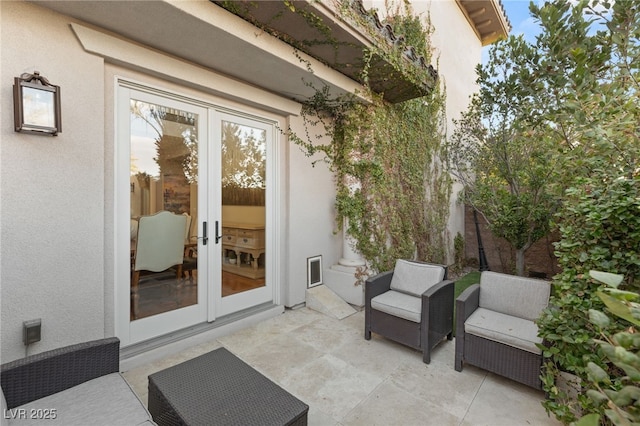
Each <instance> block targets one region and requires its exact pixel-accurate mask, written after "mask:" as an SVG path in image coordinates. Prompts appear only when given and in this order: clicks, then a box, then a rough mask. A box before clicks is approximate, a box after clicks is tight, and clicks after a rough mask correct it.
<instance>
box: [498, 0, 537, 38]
mask: <svg viewBox="0 0 640 426" xmlns="http://www.w3.org/2000/svg"><path fill="white" fill-rule="evenodd" d="M502 5H503V6H504V10H505V11H506V12H507V16H508V17H509V22H511V34H512V35H519V34H524V35H525V38H526V39H527V40H528V41H529V42H533V41H535V36H536V35H537V34H538V33H539V32H540V29H539V27H538V24H536V23H535V22H534V20H533V18H532V17H531V15H530V14H529V0H502Z"/></svg>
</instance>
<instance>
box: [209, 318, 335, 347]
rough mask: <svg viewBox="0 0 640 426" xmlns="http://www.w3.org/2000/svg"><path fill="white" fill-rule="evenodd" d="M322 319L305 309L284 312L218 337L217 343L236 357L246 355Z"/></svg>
mask: <svg viewBox="0 0 640 426" xmlns="http://www.w3.org/2000/svg"><path fill="white" fill-rule="evenodd" d="M322 317H324V315H322V314H321V313H319V312H315V311H312V310H311V309H306V308H302V309H296V310H293V311H285V313H284V314H282V315H279V316H277V317H274V318H270V319H268V320H266V321H263V322H261V323H259V324H256V325H254V326H251V327H247V328H245V329H243V330H240V331H238V332H235V333H233V334H230V335H227V336H223V337H220V338H218V342H220V343H221V344H222V345H223V346H224V347H226V348H227V349H229V350H230V351H231V352H233V353H235V354H236V355H242V354H248V353H251V352H252V351H254V350H255V347H258V346H260V345H262V344H264V343H266V342H268V341H270V340H272V339H274V338H277V337H279V336H282V335H283V334H285V335H286V334H287V333H289V332H291V331H293V330H295V329H296V328H298V327H301V326H303V325H306V324H309V323H311V322H313V321H316V320H318V319H319V318H322Z"/></svg>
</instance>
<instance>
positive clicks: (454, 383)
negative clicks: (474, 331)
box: [390, 360, 486, 419]
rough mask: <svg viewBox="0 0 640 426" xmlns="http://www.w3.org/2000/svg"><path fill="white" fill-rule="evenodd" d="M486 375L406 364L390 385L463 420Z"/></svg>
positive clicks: (433, 365) (471, 368)
mask: <svg viewBox="0 0 640 426" xmlns="http://www.w3.org/2000/svg"><path fill="white" fill-rule="evenodd" d="M421 361H422V360H421ZM485 375H486V373H484V372H483V371H482V370H480V369H477V368H473V367H469V368H466V369H465V370H463V371H462V372H458V371H455V370H454V369H453V367H451V368H450V367H449V366H447V365H444V364H441V363H434V362H432V363H430V364H425V363H423V362H420V363H417V362H410V363H409V362H405V363H403V364H402V365H400V367H399V368H398V369H397V370H396V371H395V372H394V373H393V374H391V376H390V382H391V383H393V384H394V385H395V386H396V387H398V388H399V389H402V390H404V391H406V392H407V393H409V394H411V395H412V396H413V397H415V398H418V399H420V400H423V401H427V402H429V403H431V404H432V405H434V406H437V407H439V408H440V409H442V410H443V411H445V412H447V413H450V414H452V415H454V416H455V417H458V418H460V419H462V418H463V417H464V416H465V414H466V413H467V410H468V409H469V405H471V402H472V401H473V399H474V397H475V396H476V393H477V392H478V390H479V389H480V385H481V384H482V381H483V380H484V377H485Z"/></svg>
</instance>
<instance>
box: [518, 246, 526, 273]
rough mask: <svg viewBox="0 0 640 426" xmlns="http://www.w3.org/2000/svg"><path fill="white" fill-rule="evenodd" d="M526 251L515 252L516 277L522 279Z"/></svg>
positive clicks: (521, 249) (524, 249) (523, 249)
mask: <svg viewBox="0 0 640 426" xmlns="http://www.w3.org/2000/svg"><path fill="white" fill-rule="evenodd" d="M526 250H527V249H526V248H520V249H517V250H516V275H518V276H520V277H524V253H525V251H526Z"/></svg>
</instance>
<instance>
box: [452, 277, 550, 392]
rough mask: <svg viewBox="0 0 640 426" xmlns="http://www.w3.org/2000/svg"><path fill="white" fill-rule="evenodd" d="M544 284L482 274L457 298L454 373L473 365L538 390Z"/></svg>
mask: <svg viewBox="0 0 640 426" xmlns="http://www.w3.org/2000/svg"><path fill="white" fill-rule="evenodd" d="M550 293H551V284H550V283H549V282H547V281H543V280H539V279H533V278H525V277H518V276H515V275H507V274H501V273H497V272H490V271H485V272H482V274H481V276H480V283H479V284H473V285H472V286H470V287H468V288H467V289H466V290H465V291H464V292H463V293H462V294H461V295H460V296H459V297H458V298H457V299H456V354H455V369H456V370H457V371H462V367H463V365H464V364H470V365H475V366H476V367H480V368H482V369H484V370H488V371H491V372H492V373H495V374H499V375H501V376H504V377H508V378H510V379H512V380H515V381H517V382H520V383H523V384H525V385H528V386H531V387H533V388H535V389H541V388H542V383H541V381H540V375H541V371H540V370H541V368H542V351H541V350H540V348H539V347H538V346H536V345H537V344H542V338H540V337H538V326H537V325H536V323H535V321H536V320H537V319H538V317H540V315H541V314H542V310H543V309H544V308H545V307H547V305H548V304H549V295H550Z"/></svg>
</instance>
